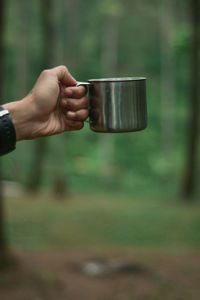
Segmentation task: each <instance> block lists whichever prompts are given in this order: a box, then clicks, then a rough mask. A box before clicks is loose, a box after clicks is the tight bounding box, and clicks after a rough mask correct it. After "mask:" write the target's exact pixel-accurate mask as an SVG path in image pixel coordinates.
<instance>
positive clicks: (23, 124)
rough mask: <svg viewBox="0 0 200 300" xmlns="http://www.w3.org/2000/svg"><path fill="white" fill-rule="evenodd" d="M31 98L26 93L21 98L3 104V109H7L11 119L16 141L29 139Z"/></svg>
mask: <svg viewBox="0 0 200 300" xmlns="http://www.w3.org/2000/svg"><path fill="white" fill-rule="evenodd" d="M30 101H31V99H30V96H29V95H28V96H27V97H25V98H24V99H22V100H19V101H15V102H10V103H6V104H4V105H2V106H3V108H4V109H6V110H8V111H9V114H10V117H11V120H12V122H13V125H14V127H15V132H16V141H20V140H26V139H31V138H32V137H31V135H30V132H29V131H30V128H31V127H32V125H31V123H32V120H31V117H32V113H31V111H30V110H31V103H30Z"/></svg>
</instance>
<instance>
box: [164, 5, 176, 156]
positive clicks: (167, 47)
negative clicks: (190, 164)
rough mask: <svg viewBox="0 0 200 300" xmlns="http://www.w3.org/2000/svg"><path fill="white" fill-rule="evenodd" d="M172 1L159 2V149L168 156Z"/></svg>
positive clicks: (170, 139)
mask: <svg viewBox="0 0 200 300" xmlns="http://www.w3.org/2000/svg"><path fill="white" fill-rule="evenodd" d="M172 4H173V3H172V0H168V1H166V0H162V1H161V13H160V18H161V22H160V24H161V26H160V27H161V30H160V32H161V35H160V45H161V148H162V150H163V151H164V152H165V153H166V154H170V153H171V151H172V149H173V146H174V139H175V135H174V133H175V114H174V112H175V91H176V89H175V57H174V48H173V39H172V38H173V31H174V25H175V20H174V19H175V17H174V11H173V5H172Z"/></svg>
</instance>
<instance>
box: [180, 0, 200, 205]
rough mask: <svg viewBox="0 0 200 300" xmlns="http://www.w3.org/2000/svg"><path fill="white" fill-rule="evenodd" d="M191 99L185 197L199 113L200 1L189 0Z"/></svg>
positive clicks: (191, 188)
mask: <svg viewBox="0 0 200 300" xmlns="http://www.w3.org/2000/svg"><path fill="white" fill-rule="evenodd" d="M190 3H191V20H192V45H191V75H190V78H191V99H190V103H191V105H190V109H191V110H190V116H189V130H188V144H187V161H186V169H185V176H184V186H183V194H184V197H185V198H186V199H191V198H192V197H193V196H194V195H195V188H196V186H195V184H196V176H197V166H198V157H197V151H198V140H199V114H200V111H199V110H200V103H199V102H200V85H199V82H200V1H199V0H191V1H190Z"/></svg>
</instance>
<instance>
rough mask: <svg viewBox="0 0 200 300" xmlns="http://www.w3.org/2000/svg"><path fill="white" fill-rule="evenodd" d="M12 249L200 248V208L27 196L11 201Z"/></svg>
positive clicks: (8, 220) (103, 198)
mask: <svg viewBox="0 0 200 300" xmlns="http://www.w3.org/2000/svg"><path fill="white" fill-rule="evenodd" d="M6 210H7V218H6V230H7V236H8V239H9V243H10V245H11V247H15V248H19V249H37V250H42V249H47V248H48V249H49V248H51V249H63V248H74V247H77V248H93V249H94V248H96V249H108V248H112V247H113V248H116V247H120V248H123V247H140V248H141V247H144V248H146V247H148V248H161V249H168V250H178V251H180V250H184V249H185V250H198V249H199V248H200V204H199V203H195V204H192V205H190V206H189V205H186V204H184V203H182V202H181V201H180V202H178V201H172V200H168V201H167V200H162V199H148V198H146V199H142V198H141V199H135V198H132V197H123V196H118V197H114V196H112V197H111V196H109V197H108V196H106V195H93V196H92V195H89V196H85V195H84V196H83V195H79V196H71V197H70V198H69V199H66V200H65V201H60V202H59V201H56V200H55V199H53V198H52V197H47V196H45V197H44V196H43V197H42V196H40V197H30V196H24V197H22V198H20V199H7V201H6Z"/></svg>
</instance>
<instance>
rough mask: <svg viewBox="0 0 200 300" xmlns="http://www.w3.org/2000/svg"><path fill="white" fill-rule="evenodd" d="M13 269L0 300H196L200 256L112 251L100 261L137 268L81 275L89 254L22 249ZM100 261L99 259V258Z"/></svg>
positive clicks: (1, 280)
mask: <svg viewBox="0 0 200 300" xmlns="http://www.w3.org/2000/svg"><path fill="white" fill-rule="evenodd" d="M15 257H16V259H17V261H18V263H17V264H16V265H15V267H12V268H9V269H8V270H4V271H0V299H1V300H57V299H59V300H64V299H66V300H133V299H148V300H151V299H152V300H156V299H157V300H160V299H162V300H166V299H167V300H179V299H181V300H188V299H190V300H193V299H194V300H197V299H199V295H200V285H199V282H200V272H199V270H200V254H199V253H195V252H193V253H181V254H180V253H179V254H178V253H172V252H168V253H167V252H163V251H157V250H155V251H153V250H149V251H148V250H141V251H140V250H139V249H137V250H133V249H132V250H128V249H126V250H121V251H120V250H119V249H118V250H112V251H110V252H109V253H106V252H105V253H104V254H103V255H102V256H101V259H103V260H104V261H106V262H108V263H111V262H112V263H113V262H116V261H118V262H119V261H121V262H122V261H124V262H126V264H128V263H130V264H131V265H132V267H133V268H130V269H127V270H123V271H122V270H121V271H112V272H110V273H109V272H108V273H107V274H104V275H102V276H91V274H90V276H89V275H88V274H85V273H83V271H82V270H83V269H82V266H83V264H84V263H86V262H87V261H88V260H90V259H94V258H95V259H96V257H95V253H94V252H93V253H90V252H89V251H86V250H84V251H79V252H77V250H76V252H73V251H52V252H49V251H48V252H47V251H34V252H33V251H20V252H16V253H15ZM98 259H99V257H98Z"/></svg>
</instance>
